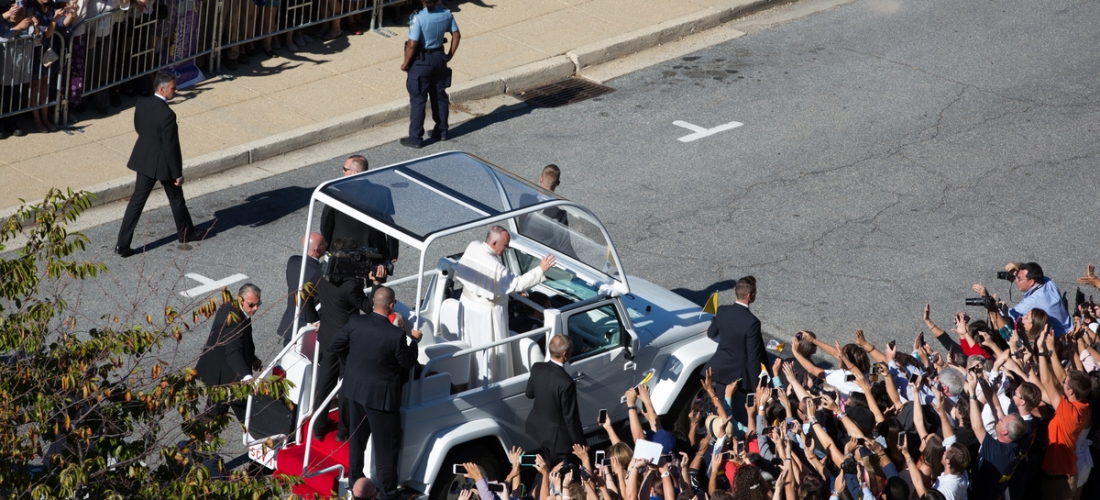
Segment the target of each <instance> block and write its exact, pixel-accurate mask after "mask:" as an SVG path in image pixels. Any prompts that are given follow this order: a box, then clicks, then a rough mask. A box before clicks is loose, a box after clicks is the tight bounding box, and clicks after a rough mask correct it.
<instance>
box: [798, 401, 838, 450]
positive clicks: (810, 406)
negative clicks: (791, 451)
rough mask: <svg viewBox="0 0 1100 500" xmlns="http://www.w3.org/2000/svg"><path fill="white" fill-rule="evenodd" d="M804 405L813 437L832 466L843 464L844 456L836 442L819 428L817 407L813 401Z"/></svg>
mask: <svg viewBox="0 0 1100 500" xmlns="http://www.w3.org/2000/svg"><path fill="white" fill-rule="evenodd" d="M805 404H806V411H807V413H808V415H807V417H808V418H809V419H810V422H809V424H810V428H811V429H813V431H814V436H815V437H816V438H817V440H818V441H820V442H821V446H822V447H824V448H825V452H826V453H828V454H829V459H830V460H832V461H833V464H834V465H836V466H837V467H840V464H842V463H844V454H843V453H841V452H840V450H839V449H837V447H836V442H835V441H833V438H832V436H830V435H829V433H828V432H825V429H824V428H823V427H821V422H818V421H817V418H816V416H817V407H816V406H815V405H814V402H813V399H810V400H809V401H807V402H806V403H805Z"/></svg>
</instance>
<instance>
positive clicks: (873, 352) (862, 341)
mask: <svg viewBox="0 0 1100 500" xmlns="http://www.w3.org/2000/svg"><path fill="white" fill-rule="evenodd" d="M855 336H856V342H855V343H856V345H858V346H859V347H861V348H863V350H864V351H867V354H869V355H870V356H871V359H874V360H875V361H876V362H879V363H885V362H886V355H885V354H883V353H882V351H880V350H878V348H876V347H875V344H872V343H870V342H868V341H867V338H866V337H865V336H864V335H863V330H859V329H857V330H856V333H855Z"/></svg>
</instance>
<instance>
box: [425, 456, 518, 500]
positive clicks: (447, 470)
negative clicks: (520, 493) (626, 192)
mask: <svg viewBox="0 0 1100 500" xmlns="http://www.w3.org/2000/svg"><path fill="white" fill-rule="evenodd" d="M465 462H473V463H475V464H478V465H480V466H481V468H482V469H485V477H486V478H496V477H504V476H503V475H502V474H501V473H500V472H501V467H500V460H499V459H498V458H497V457H496V456H495V455H494V454H493V452H492V451H490V450H488V449H485V447H484V446H483V444H482V443H478V442H473V443H465V444H462V445H459V446H457V447H455V448H452V449H451V451H450V453H447V458H446V459H445V460H443V467H441V468H440V469H439V474H437V475H436V476H435V481H433V482H432V490H431V493H430V494H429V495H428V500H457V499H458V494H459V493H460V492H461V491H462V485H463V484H465V483H466V476H463V475H460V474H455V473H454V464H461V463H465Z"/></svg>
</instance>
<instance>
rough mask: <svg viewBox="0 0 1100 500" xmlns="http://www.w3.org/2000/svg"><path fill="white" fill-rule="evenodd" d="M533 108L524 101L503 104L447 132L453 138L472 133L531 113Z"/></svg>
mask: <svg viewBox="0 0 1100 500" xmlns="http://www.w3.org/2000/svg"><path fill="white" fill-rule="evenodd" d="M531 110H532V108H531V107H530V106H528V105H527V104H524V103H517V104H509V105H507V106H501V107H499V108H497V109H494V110H492V111H490V112H489V114H486V115H484V116H480V117H478V118H474V119H473V120H469V121H466V122H463V123H460V124H458V125H455V126H454V127H451V129H450V130H449V131H448V132H447V137H448V138H450V139H453V138H455V137H462V136H464V135H466V134H472V133H474V132H477V131H478V130H481V129H483V128H486V127H489V126H491V125H496V124H497V123H500V122H503V121H506V120H511V119H513V118H517V117H520V116H523V115H526V114H528V113H530V112H531Z"/></svg>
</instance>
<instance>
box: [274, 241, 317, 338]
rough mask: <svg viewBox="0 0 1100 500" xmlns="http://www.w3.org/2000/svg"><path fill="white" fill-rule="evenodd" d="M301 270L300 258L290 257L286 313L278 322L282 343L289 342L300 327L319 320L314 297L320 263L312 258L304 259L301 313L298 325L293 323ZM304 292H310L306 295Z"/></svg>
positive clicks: (287, 264)
mask: <svg viewBox="0 0 1100 500" xmlns="http://www.w3.org/2000/svg"><path fill="white" fill-rule="evenodd" d="M301 270H302V256H301V255H292V256H290V258H289V259H287V261H286V289H287V292H286V311H283V318H282V319H281V320H279V330H278V331H279V334H280V335H282V336H283V341H284V342H285V341H289V340H290V339H291V338H292V337H293V336H294V334H295V333H296V332H297V331H298V329H299V328H301V327H302V325H305V324H307V323H316V322H318V321H320V320H321V317H320V316H319V315H318V314H317V302H316V300H314V296H315V295H316V294H317V288H316V287H317V282H318V281H319V280H320V279H321V275H320V273H321V263H320V262H318V261H317V259H314V258H313V257H308V258H306V282H305V283H303V285H302V294H301V298H302V299H303V300H302V313H301V314H300V315H299V316H298V324H297V325H292V323H294V311H295V310H297V309H298V304H297V303H296V302H295V300H294V299H295V297H296V296H298V295H299V294H297V293H295V292H297V291H298V273H300V272H301ZM306 290H312V293H307V292H306Z"/></svg>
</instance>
